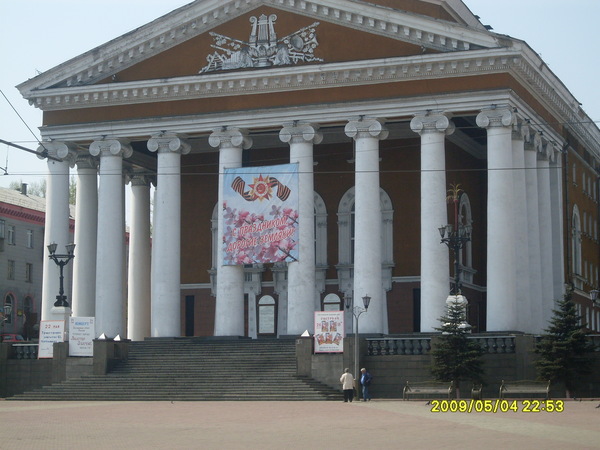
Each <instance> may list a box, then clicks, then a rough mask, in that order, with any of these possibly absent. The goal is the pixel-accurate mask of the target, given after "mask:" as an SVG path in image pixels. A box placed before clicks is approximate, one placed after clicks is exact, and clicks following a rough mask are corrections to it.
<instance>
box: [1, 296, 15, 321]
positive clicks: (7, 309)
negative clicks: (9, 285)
mask: <svg viewBox="0 0 600 450" xmlns="http://www.w3.org/2000/svg"><path fill="white" fill-rule="evenodd" d="M14 303H15V299H14V297H13V296H12V294H8V295H7V296H6V298H5V299H4V323H5V324H11V323H12V316H13V314H12V311H13V306H14Z"/></svg>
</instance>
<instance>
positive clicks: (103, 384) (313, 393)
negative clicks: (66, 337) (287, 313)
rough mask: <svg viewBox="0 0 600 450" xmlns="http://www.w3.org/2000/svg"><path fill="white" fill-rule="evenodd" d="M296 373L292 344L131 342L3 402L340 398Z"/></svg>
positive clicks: (332, 390) (287, 341)
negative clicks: (122, 356)
mask: <svg viewBox="0 0 600 450" xmlns="http://www.w3.org/2000/svg"><path fill="white" fill-rule="evenodd" d="M339 399H341V393H340V392H339V391H336V390H335V389H333V388H331V387H329V386H326V385H324V384H321V383H319V382H317V381H315V380H313V379H310V378H305V377H299V376H297V375H296V357H295V341H294V340H293V339H290V340H275V339H273V340H207V339H194V338H190V339H174V340H148V341H144V342H131V343H130V345H129V357H128V359H127V360H126V361H122V362H120V363H118V365H117V366H116V367H115V368H114V369H113V370H112V371H110V372H109V373H108V374H106V375H103V376H99V375H98V376H97V375H88V376H83V377H81V378H75V379H69V380H67V381H64V382H62V383H60V384H54V385H51V386H45V387H43V388H40V389H37V390H34V391H31V392H26V393H23V394H19V395H16V396H14V397H10V398H8V399H7V400H153V401H154V400H167V401H168V400H170V401H200V400H204V401H213V400H214V401H217V400H265V401H267V400H339Z"/></svg>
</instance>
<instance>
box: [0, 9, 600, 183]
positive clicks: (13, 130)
mask: <svg viewBox="0 0 600 450" xmlns="http://www.w3.org/2000/svg"><path fill="white" fill-rule="evenodd" d="M397 1H398V3H399V4H401V2H402V0H397ZM464 1H465V3H466V4H467V6H468V7H469V8H470V9H471V11H472V12H473V14H476V15H478V16H479V17H480V20H481V22H482V23H483V24H485V25H491V26H492V27H493V31H494V32H496V33H500V34H506V35H509V36H511V37H514V38H518V39H521V40H524V41H526V42H527V43H528V44H529V46H530V47H531V48H533V50H534V51H536V52H537V53H539V54H540V55H541V57H542V59H543V60H544V61H545V62H546V64H547V65H548V66H549V68H550V69H551V70H552V71H553V72H554V73H555V75H557V76H558V77H559V78H560V79H561V80H562V81H563V83H564V84H565V85H566V86H567V88H568V89H569V90H570V91H571V93H572V94H573V95H574V96H575V98H576V99H577V100H578V101H579V102H580V103H582V107H583V109H584V110H585V111H586V112H587V114H588V115H589V116H590V117H591V118H592V120H594V121H595V122H597V123H599V124H600V88H599V86H598V84H599V83H598V81H597V80H598V76H599V75H598V73H599V72H600V58H599V57H598V54H597V46H598V44H600V27H599V26H598V18H599V17H600V0H571V1H568V2H567V1H565V0H502V1H498V0H464ZM190 2H191V0H0V61H1V66H0V90H1V91H2V93H3V94H4V96H6V97H7V98H8V100H9V101H10V104H9V103H8V102H7V100H6V99H5V98H4V96H2V95H1V94H0V139H2V140H4V141H9V142H13V143H16V144H19V145H22V146H24V147H27V148H30V149H34V150H35V149H36V148H37V141H36V139H39V138H40V135H39V131H38V127H39V126H40V125H41V122H42V114H41V111H40V110H39V109H36V108H34V107H33V106H30V105H29V104H28V102H27V101H26V100H25V99H23V98H22V97H21V95H20V93H19V91H18V90H17V89H16V88H15V86H17V85H18V84H20V83H22V82H24V81H26V80H28V79H29V78H32V77H34V76H35V75H36V74H38V73H41V72H45V71H46V70H49V69H51V68H53V67H55V66H57V65H58V64H61V63H63V62H65V61H67V60H69V59H71V58H73V57H76V56H78V55H80V54H82V53H84V52H86V51H88V50H91V49H93V48H94V47H97V46H99V45H101V44H103V43H105V42H108V41H109V40H111V39H114V38H117V37H119V36H121V35H122V34H124V33H126V32H128V31H131V30H133V29H135V28H137V27H139V26H142V25H144V24H146V23H148V22H150V21H152V20H154V19H156V18H158V17H160V16H162V15H164V14H167V13H168V12H170V11H172V10H173V9H176V8H178V7H180V6H183V5H186V4H188V3H190ZM11 104H12V106H11ZM13 108H14V109H13ZM15 110H16V112H15ZM19 116H20V117H21V118H22V119H23V120H21V118H20V117H19ZM30 130H31V131H30ZM45 172H46V163H45V161H43V160H40V159H38V158H37V156H36V155H33V154H30V153H27V152H24V151H22V150H18V149H14V148H11V147H9V146H7V145H5V144H0V187H8V186H9V184H10V183H11V182H13V181H15V182H18V183H20V182H26V183H30V184H31V183H36V182H39V181H40V180H41V179H42V178H43V177H44V174H45ZM5 173H7V174H6V175H4V174H5Z"/></svg>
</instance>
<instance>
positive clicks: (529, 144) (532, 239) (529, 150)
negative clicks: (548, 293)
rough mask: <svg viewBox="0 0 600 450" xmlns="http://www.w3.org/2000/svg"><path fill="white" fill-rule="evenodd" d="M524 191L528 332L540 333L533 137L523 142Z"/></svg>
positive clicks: (539, 287) (536, 185)
mask: <svg viewBox="0 0 600 450" xmlns="http://www.w3.org/2000/svg"><path fill="white" fill-rule="evenodd" d="M525 187H526V189H525V191H526V197H527V235H528V237H529V238H528V239H527V248H528V254H529V301H528V305H529V312H528V314H527V317H528V318H529V320H530V323H529V331H530V332H531V333H541V332H542V330H543V329H544V327H545V326H546V325H545V324H544V320H543V314H542V269H541V266H542V261H541V258H540V254H541V250H540V214H539V207H538V170H537V150H536V147H535V145H534V139H533V135H530V136H529V137H528V138H527V140H526V142H525Z"/></svg>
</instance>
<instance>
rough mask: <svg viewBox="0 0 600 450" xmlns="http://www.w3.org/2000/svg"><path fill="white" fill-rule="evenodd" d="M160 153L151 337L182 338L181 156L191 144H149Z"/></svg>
mask: <svg viewBox="0 0 600 450" xmlns="http://www.w3.org/2000/svg"><path fill="white" fill-rule="evenodd" d="M148 150H150V151H151V152H158V157H157V159H158V161H157V180H156V204H155V205H154V207H155V208H156V215H155V217H156V222H155V223H154V233H153V239H152V332H151V333H152V337H176V336H181V155H182V154H187V153H189V151H190V145H189V144H188V143H187V142H185V141H184V140H183V139H181V138H179V137H178V136H176V135H174V134H165V133H161V134H158V135H155V136H153V137H152V139H150V140H149V141H148Z"/></svg>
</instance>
